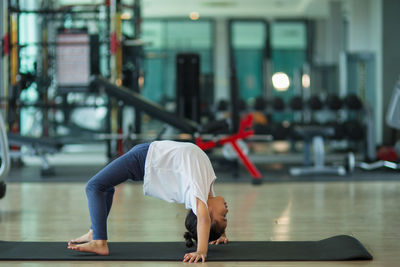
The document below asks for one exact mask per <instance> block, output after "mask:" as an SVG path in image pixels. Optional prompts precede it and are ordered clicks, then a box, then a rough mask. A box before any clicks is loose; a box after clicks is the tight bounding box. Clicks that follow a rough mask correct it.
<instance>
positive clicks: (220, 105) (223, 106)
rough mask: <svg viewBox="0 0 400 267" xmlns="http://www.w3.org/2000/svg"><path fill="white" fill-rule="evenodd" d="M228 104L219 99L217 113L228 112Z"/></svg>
mask: <svg viewBox="0 0 400 267" xmlns="http://www.w3.org/2000/svg"><path fill="white" fill-rule="evenodd" d="M228 108H229V103H228V101H226V100H224V99H221V100H219V101H218V103H217V111H228Z"/></svg>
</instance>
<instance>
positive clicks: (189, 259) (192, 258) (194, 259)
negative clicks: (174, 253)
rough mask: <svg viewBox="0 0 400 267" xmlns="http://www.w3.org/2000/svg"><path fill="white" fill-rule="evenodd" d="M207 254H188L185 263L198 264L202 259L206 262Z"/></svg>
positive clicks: (184, 258)
mask: <svg viewBox="0 0 400 267" xmlns="http://www.w3.org/2000/svg"><path fill="white" fill-rule="evenodd" d="M206 257H207V254H205V253H202V252H198V251H196V252H192V253H186V254H185V256H184V257H183V262H189V263H192V262H194V263H196V262H198V261H199V260H200V259H201V261H202V262H205V261H206Z"/></svg>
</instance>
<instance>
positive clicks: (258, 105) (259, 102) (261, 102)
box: [254, 96, 267, 111]
mask: <svg viewBox="0 0 400 267" xmlns="http://www.w3.org/2000/svg"><path fill="white" fill-rule="evenodd" d="M266 104H267V103H266V101H265V99H264V98H263V97H262V96H259V97H257V98H256V99H255V101H254V109H255V110H257V111H264V110H265V107H266Z"/></svg>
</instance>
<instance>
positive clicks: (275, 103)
mask: <svg viewBox="0 0 400 267" xmlns="http://www.w3.org/2000/svg"><path fill="white" fill-rule="evenodd" d="M272 107H273V108H274V110H278V111H282V110H284V109H285V102H284V101H283V99H282V98H281V97H274V99H273V100H272Z"/></svg>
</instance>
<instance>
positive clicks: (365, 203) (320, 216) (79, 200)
mask: <svg viewBox="0 0 400 267" xmlns="http://www.w3.org/2000/svg"><path fill="white" fill-rule="evenodd" d="M215 191H216V193H217V194H219V195H223V196H224V197H225V198H226V199H227V201H228V204H229V210H230V212H229V216H228V217H229V225H228V231H227V234H228V237H229V238H230V240H250V241H256V240H319V239H323V238H327V237H330V236H333V235H338V234H347V235H352V236H354V237H356V238H357V239H359V240H360V241H361V242H362V243H363V244H364V245H365V246H366V248H367V249H368V250H369V252H370V253H371V254H372V255H373V256H374V260H373V261H367V262H362V261H360V262H226V263H221V262H207V263H206V264H203V265H202V266H398V264H399V262H400V255H399V252H400V233H399V229H400V182H393V181H387V182H329V183H324V182H310V183H308V182H304V183H264V184H263V185H261V186H257V187H255V186H252V185H251V184H250V183H218V184H216V186H215ZM86 203H87V202H86V198H85V195H84V184H83V183H9V184H8V188H7V195H6V197H5V198H4V199H2V200H0V239H2V240H9V241H14V240H15V241H67V240H69V239H71V238H73V237H76V236H78V235H80V234H83V233H85V232H86V231H87V230H88V227H89V218H88V211H87V207H86ZM185 214H186V211H185V210H184V208H183V206H181V205H178V204H168V203H165V202H163V201H160V200H157V199H154V198H149V197H144V196H143V193H142V187H141V184H132V183H127V184H123V185H121V186H119V187H118V188H117V191H116V194H115V199H114V205H113V209H112V212H111V214H110V219H109V238H110V241H179V240H183V239H182V238H181V236H182V234H183V231H184V225H183V221H184V218H185ZM111 253H112V252H111ZM182 256H183V254H182ZM76 264H77V262H57V263H55V262H0V265H4V266H56V265H57V266H70V265H74V266H76ZM79 264H80V265H90V264H93V262H79ZM95 264H96V266H115V265H116V263H115V262H96V263H95ZM117 265H118V266H124V265H129V266H155V265H157V266H181V265H182V263H180V262H176V263H175V262H118V264H117Z"/></svg>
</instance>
